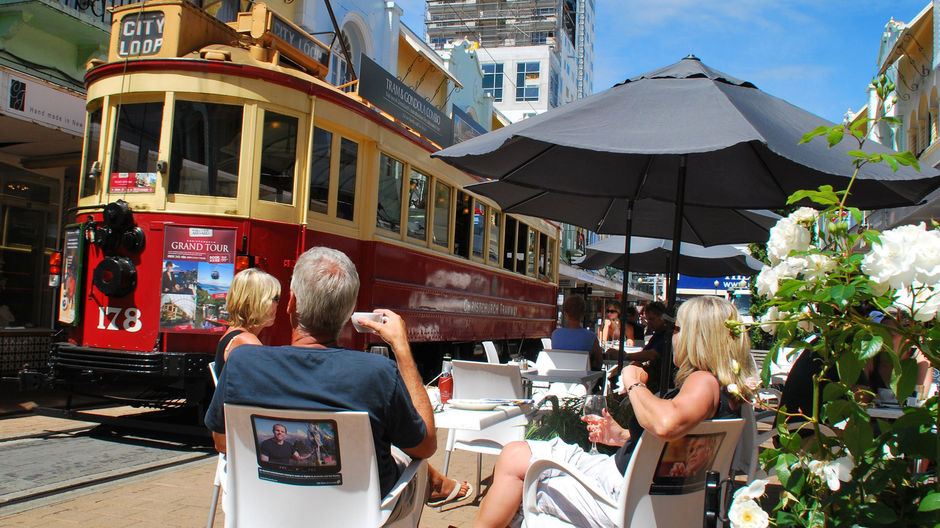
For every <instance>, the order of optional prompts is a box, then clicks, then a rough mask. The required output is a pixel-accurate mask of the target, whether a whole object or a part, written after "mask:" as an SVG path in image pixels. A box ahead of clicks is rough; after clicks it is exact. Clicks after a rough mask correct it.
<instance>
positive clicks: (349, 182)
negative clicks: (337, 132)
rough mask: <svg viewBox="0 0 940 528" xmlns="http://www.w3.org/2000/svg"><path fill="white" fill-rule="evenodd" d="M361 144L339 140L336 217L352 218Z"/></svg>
mask: <svg viewBox="0 0 940 528" xmlns="http://www.w3.org/2000/svg"><path fill="white" fill-rule="evenodd" d="M358 160H359V144H358V143H356V142H355V141H352V140H349V139H346V138H343V139H342V140H341V141H340V142H339V192H338V193H337V198H336V218H342V219H344V220H352V219H353V212H354V211H355V206H356V168H357V166H358V163H359V161H358Z"/></svg>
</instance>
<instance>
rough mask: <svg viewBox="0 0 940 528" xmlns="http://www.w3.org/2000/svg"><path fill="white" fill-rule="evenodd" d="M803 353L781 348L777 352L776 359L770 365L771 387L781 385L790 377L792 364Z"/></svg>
mask: <svg viewBox="0 0 940 528" xmlns="http://www.w3.org/2000/svg"><path fill="white" fill-rule="evenodd" d="M802 353H803V351H798V352H794V351H793V348H790V347H781V348H780V350H778V351H777V359H776V360H775V361H774V362H773V363H772V364H771V365H770V383H771V384H772V385H783V384H784V383H786V381H787V376H789V375H790V369H791V368H793V363H794V362H796V360H797V358H798V357H800V354H802Z"/></svg>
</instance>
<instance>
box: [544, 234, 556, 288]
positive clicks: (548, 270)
mask: <svg viewBox="0 0 940 528" xmlns="http://www.w3.org/2000/svg"><path fill="white" fill-rule="evenodd" d="M545 275H546V276H547V277H548V278H549V279H554V278H555V239H554V238H552V239H550V240H549V241H548V247H547V248H546V251H545Z"/></svg>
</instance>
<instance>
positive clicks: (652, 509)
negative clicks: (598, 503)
mask: <svg viewBox="0 0 940 528" xmlns="http://www.w3.org/2000/svg"><path fill="white" fill-rule="evenodd" d="M744 425H745V424H744V420H743V419H741V418H738V419H734V420H707V421H705V422H702V423H701V424H699V425H697V426H695V428H693V429H692V430H691V431H689V433H688V434H687V435H686V436H684V437H682V438H680V439H678V440H673V441H672V442H665V441H664V440H663V439H661V438H659V437H657V436H655V435H652V434H644V435H643V436H642V437H640V441H639V442H637V446H636V449H635V451H634V452H633V455H632V456H631V457H630V462H629V464H628V465H627V470H626V473H625V479H626V480H625V482H626V486H627V488H626V489H625V490H623V491H622V492H621V496H620V507H619V512H618V518H616V519H614V520H615V521H617V523H618V525H619V526H701V525H702V522H703V517H704V514H705V510H704V504H705V473H706V472H707V471H717V472H719V473H720V476H721V478H722V479H724V478H726V477H727V475H728V472H729V470H730V467H731V460H732V458H733V456H734V450H735V447H736V446H737V445H738V437H739V436H740V435H741V432H742V430H743V428H744ZM691 453H696V454H707V455H709V456H708V457H707V458H711V462H710V463H705V464H704V465H702V466H701V467H700V468H696V470H695V471H693V472H691V473H690V474H683V473H684V472H686V471H685V470H686V469H687V468H688V466H689V464H688V463H687V460H689V459H688V458H687V456H688V455H689V454H691ZM693 463H694V460H693ZM670 474H672V475H677V476H670ZM619 514H622V517H621V516H619ZM620 521H622V524H621V523H620Z"/></svg>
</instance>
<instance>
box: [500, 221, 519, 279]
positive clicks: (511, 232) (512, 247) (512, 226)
mask: <svg viewBox="0 0 940 528" xmlns="http://www.w3.org/2000/svg"><path fill="white" fill-rule="evenodd" d="M503 240H504V242H503V268H505V269H508V270H509V271H513V270H514V269H515V265H516V219H515V218H512V217H509V216H507V217H506V235H505V236H504V237H503Z"/></svg>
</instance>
